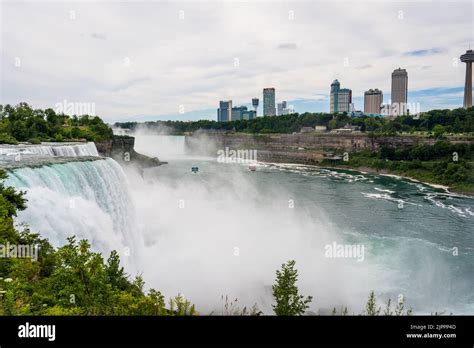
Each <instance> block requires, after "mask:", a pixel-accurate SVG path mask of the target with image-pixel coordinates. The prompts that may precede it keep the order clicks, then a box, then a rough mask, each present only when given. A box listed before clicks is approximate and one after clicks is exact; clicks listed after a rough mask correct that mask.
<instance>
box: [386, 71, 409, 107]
mask: <svg viewBox="0 0 474 348" xmlns="http://www.w3.org/2000/svg"><path fill="white" fill-rule="evenodd" d="M407 99H408V74H407V71H406V70H405V69H400V68H398V69H395V70H394V71H393V72H392V106H391V108H390V109H391V113H392V116H398V115H406V114H407V113H408V110H407Z"/></svg>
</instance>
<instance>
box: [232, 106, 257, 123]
mask: <svg viewBox="0 0 474 348" xmlns="http://www.w3.org/2000/svg"><path fill="white" fill-rule="evenodd" d="M256 114H257V113H256V112H255V111H254V110H247V107H246V106H236V107H233V108H232V118H231V119H232V121H237V120H253V119H254V118H255V115H256Z"/></svg>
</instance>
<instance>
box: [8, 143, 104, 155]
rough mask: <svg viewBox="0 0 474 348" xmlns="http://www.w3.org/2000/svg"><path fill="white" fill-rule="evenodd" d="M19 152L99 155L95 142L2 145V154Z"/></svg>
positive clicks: (30, 153)
mask: <svg viewBox="0 0 474 348" xmlns="http://www.w3.org/2000/svg"><path fill="white" fill-rule="evenodd" d="M17 154H22V155H38V156H61V157H80V156H93V157H98V156H99V153H98V152H97V148H96V147H95V144H94V143H93V142H88V143H83V144H72V143H69V144H68V143H64V144H61V143H42V144H41V145H24V144H22V145H2V146H1V147H0V155H7V156H11V155H17Z"/></svg>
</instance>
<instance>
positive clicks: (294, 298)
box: [272, 260, 312, 315]
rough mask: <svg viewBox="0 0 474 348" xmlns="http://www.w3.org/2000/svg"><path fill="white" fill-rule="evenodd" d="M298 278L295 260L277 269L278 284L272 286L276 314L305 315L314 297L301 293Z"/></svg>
mask: <svg viewBox="0 0 474 348" xmlns="http://www.w3.org/2000/svg"><path fill="white" fill-rule="evenodd" d="M297 280H298V270H296V269H295V261H294V260H291V261H288V262H287V263H286V264H282V265H281V270H277V271H276V284H275V285H273V287H272V290H273V297H274V298H275V302H276V304H275V305H273V306H272V307H273V311H274V312H275V314H276V315H303V314H304V313H305V312H306V309H308V308H309V306H308V304H309V303H310V302H311V300H312V297H311V296H308V297H306V298H305V297H304V296H302V295H300V294H299V290H298V287H297V286H296V282H297Z"/></svg>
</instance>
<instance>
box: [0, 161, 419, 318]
mask: <svg viewBox="0 0 474 348" xmlns="http://www.w3.org/2000/svg"><path fill="white" fill-rule="evenodd" d="M5 178H6V173H5V172H4V171H1V170H0V245H2V246H4V245H6V244H7V243H10V245H12V244H17V245H18V244H23V245H37V246H38V258H37V260H33V259H31V258H0V315H178V316H183V315H196V314H198V313H197V311H196V309H195V307H194V305H193V304H192V303H190V302H189V301H188V300H187V299H185V298H184V297H183V296H181V295H178V296H176V297H175V298H171V299H170V300H169V301H168V303H166V301H165V297H164V296H163V295H162V294H161V293H160V292H159V291H156V290H154V289H150V290H149V291H148V292H146V293H145V291H144V285H145V283H144V281H143V278H142V277H141V276H137V277H135V279H133V280H129V277H128V275H127V274H126V273H125V271H124V269H123V267H121V265H120V257H119V255H118V253H117V252H116V251H112V252H111V253H110V256H109V257H108V259H107V261H104V259H103V258H102V255H101V254H100V253H96V252H93V251H92V250H91V246H90V244H89V242H88V241H87V240H80V241H77V240H76V238H75V237H70V238H68V243H67V244H66V245H64V246H62V247H60V248H58V249H55V248H53V247H52V246H51V244H50V243H49V242H48V240H46V239H42V238H40V236H39V235H38V234H34V233H31V232H30V231H29V230H28V228H26V227H23V230H21V231H17V229H16V228H15V227H14V224H13V222H14V221H13V219H14V217H15V216H16V214H17V212H18V211H21V210H24V209H26V200H25V198H24V197H23V194H24V193H23V192H17V191H15V189H14V188H11V187H5V186H4V184H3V180H4V179H5ZM297 280H298V271H297V270H296V268H295V261H293V260H291V261H288V262H287V263H286V264H283V265H282V268H281V270H277V271H276V283H275V285H273V287H272V289H273V296H274V299H275V302H276V304H275V305H273V309H274V311H275V314H276V315H284V316H295V315H303V314H305V312H306V309H308V308H309V303H310V302H311V300H312V297H311V296H308V297H306V298H305V297H304V296H302V295H300V294H299V290H298V287H297V286H296V282H297ZM222 300H223V301H224V307H223V311H222V315H240V316H244V315H261V314H262V312H261V311H260V310H259V309H258V307H257V305H256V304H255V305H254V306H252V307H251V308H250V309H247V308H246V307H244V308H243V309H240V308H239V306H238V305H237V299H235V300H229V297H228V296H225V298H224V296H223V297H222ZM380 311H381V308H380V307H377V303H376V298H375V294H374V293H373V292H372V293H371V294H370V296H369V301H368V302H367V306H366V311H365V312H364V313H363V314H366V315H379V314H380ZM347 313H348V310H347V308H345V309H344V310H343V311H341V313H340V314H342V315H346V314H347ZM211 314H213V313H211ZM333 314H336V310H335V309H334V311H333ZM383 314H384V315H393V314H395V315H410V314H411V309H410V310H405V308H404V301H399V303H398V305H397V307H396V308H395V310H394V311H392V309H391V304H390V300H389V301H388V303H387V306H386V309H385V311H384V312H383Z"/></svg>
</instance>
